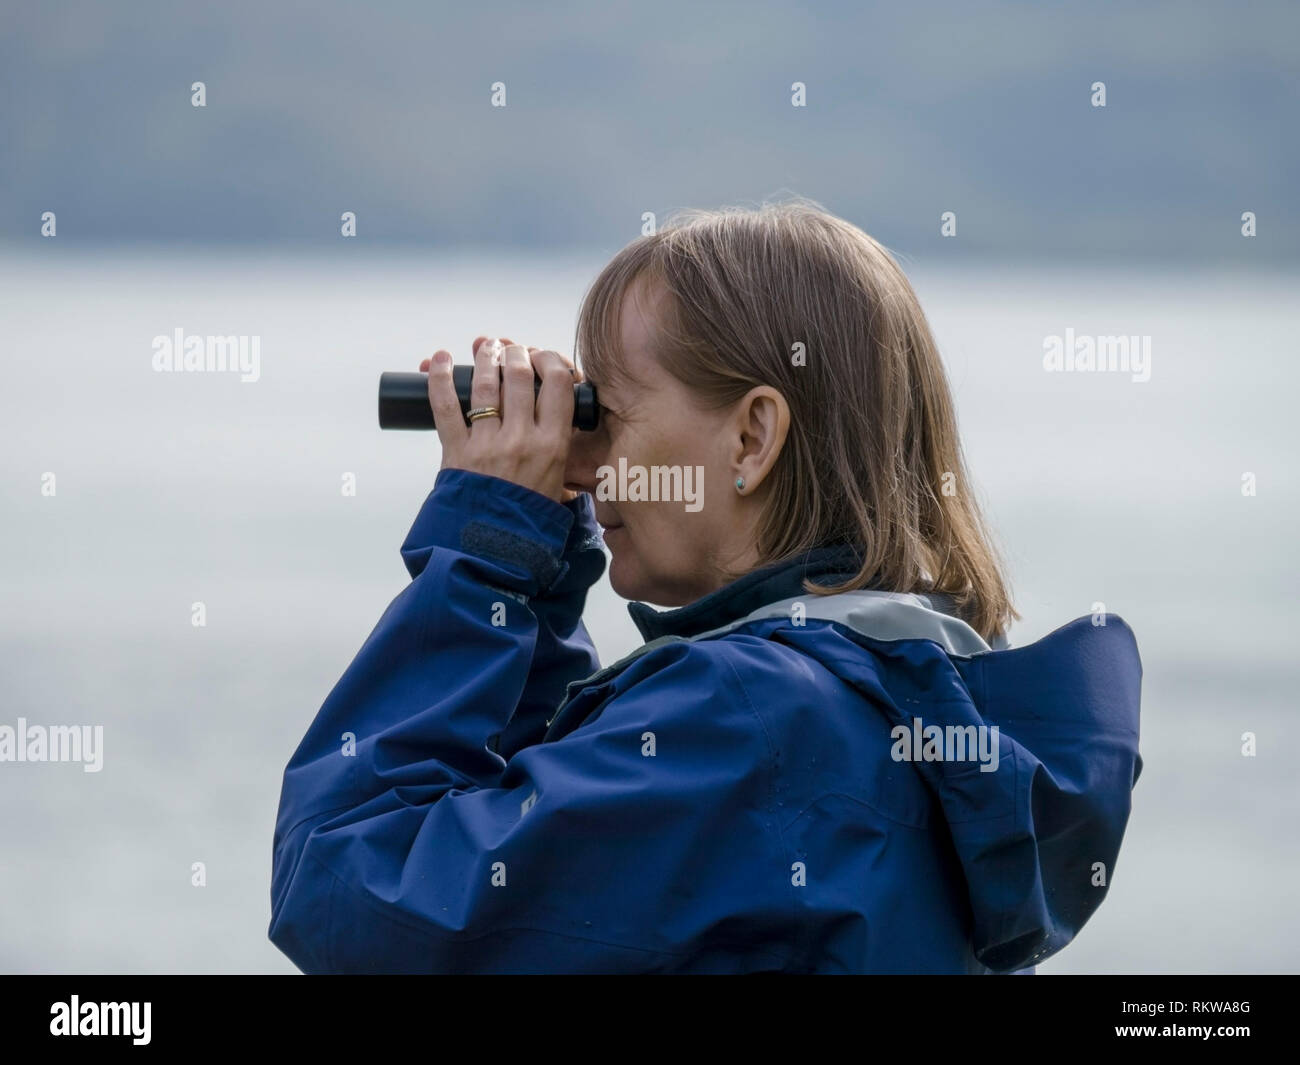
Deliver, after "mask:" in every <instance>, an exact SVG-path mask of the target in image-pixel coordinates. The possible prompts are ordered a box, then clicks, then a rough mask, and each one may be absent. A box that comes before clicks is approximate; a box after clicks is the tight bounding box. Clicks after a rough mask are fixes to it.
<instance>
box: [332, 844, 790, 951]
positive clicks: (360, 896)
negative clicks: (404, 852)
mask: <svg viewBox="0 0 1300 1065" xmlns="http://www.w3.org/2000/svg"><path fill="white" fill-rule="evenodd" d="M310 859H311V861H313V862H315V863H316V864H317V865H318V866H320V868H321V869H323V870H324V871H325V872H326V873H328V874H329V877H330V879H331V880H332V881H333V884H334V888H333V890H331V892H330V906H329V911H328V916H327V919H326V920H327V924H326V952H325V953H326V964H327V967H328V968H329V969H330V970H331V971H339V970H338V964H337V962H336V961H335V960H334V957H333V955H332V954H331V953H330V951H329V944H330V942H332V937H333V919H334V905H333V898H334V894H335V892H336V891H337V890H338V889H339V888H342V889H344V890H346V891H347V892H348V893H349V894H351V895H353V896H355V897H356V899H357V900H358V901H359V902H360V903H361V904H362V905H363V906H365V907H366V908H367V909H368V910H370V911H371V912H373V913H374V914H375V915H376V916H378V917H379V918H381V919H382V920H384V921H388V922H390V923H391V924H394V925H398V926H399V927H401V928H405V929H408V930H410V931H412V932H414V933H416V934H417V935H421V936H424V937H425V938H427V939H431V940H434V941H436V942H439V943H442V944H454V943H476V942H478V941H479V940H481V939H487V938H488V937H490V936H495V935H501V934H503V933H506V932H538V933H541V934H543V935H549V936H555V937H557V938H559V939H566V940H570V941H572V942H576V943H594V944H597V945H598V946H602V947H614V948H616V949H618V950H633V951H637V952H638V953H641V954H650V955H653V956H655V957H659V958H690V957H693V952H691V951H672V950H657V949H655V948H654V947H642V946H636V945H633V944H630V943H616V942H614V941H613V940H607V939H596V938H593V937H588V936H576V935H573V934H572V933H569V932H557V931H555V930H554V929H552V928H545V927H534V926H532V925H503V926H499V927H494V928H489V929H487V930H485V931H483V932H480V933H478V934H477V935H473V936H470V935H462V934H458V933H455V932H439V931H436V930H435V929H432V928H430V927H429V926H428V925H426V924H423V923H421V922H419V921H418V920H414V919H412V918H409V917H406V916H404V915H401V916H399V915H398V914H395V913H392V912H390V909H389V907H388V906H387V905H386V904H385V903H383V902H381V901H379V900H378V899H376V898H375V897H374V896H373V895H371V894H369V893H367V892H365V891H362V890H359V889H358V888H355V887H353V886H352V885H351V884H349V883H348V882H347V881H346V880H345V879H343V877H341V876H339V875H338V873H336V872H335V871H334V870H333V869H331V868H330V867H329V866H328V865H326V864H325V862H324V861H322V860H321V859H320V858H318V857H317V856H316V855H311V856H310ZM721 945H727V944H721ZM732 945H735V944H732ZM750 949H752V950H755V951H757V952H759V953H762V954H765V955H767V956H768V957H771V958H774V959H776V960H778V961H780V962H781V963H782V964H783V965H790V964H791V961H790V959H788V958H786V957H784V956H783V955H781V954H778V953H776V952H775V951H771V950H768V949H767V948H765V947H752V948H750Z"/></svg>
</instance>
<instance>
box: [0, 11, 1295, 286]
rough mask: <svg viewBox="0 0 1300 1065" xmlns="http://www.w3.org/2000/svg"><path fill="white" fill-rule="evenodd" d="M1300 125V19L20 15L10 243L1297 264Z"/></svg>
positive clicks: (10, 19) (1277, 14)
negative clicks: (761, 205) (759, 214)
mask: <svg viewBox="0 0 1300 1065" xmlns="http://www.w3.org/2000/svg"><path fill="white" fill-rule="evenodd" d="M1134 8H1137V10H1134ZM195 81H202V82H204V83H205V86H206V106H205V107H202V108H199V107H194V106H192V104H191V85H192V83H193V82H195ZM1096 81H1101V82H1104V83H1105V86H1106V106H1105V107H1094V106H1092V103H1091V96H1092V89H1091V86H1092V84H1093V83H1094V82H1096ZM494 82H503V83H504V84H505V87H506V97H505V102H506V106H504V107H494V106H492V99H491V96H492V85H493V83H494ZM795 82H803V83H804V84H805V86H806V106H804V107H795V106H792V103H791V98H792V88H791V87H792V85H793V83H795ZM1298 119H1300V5H1298V4H1295V3H1292V2H1286V3H1251V4H1245V5H1243V4H1231V3H1211V4H1200V3H1185V2H1173V3H1159V2H1154V3H1144V4H1141V5H1132V4H1121V3H1113V4H1112V3H1095V2H1089V3H1078V2H1069V3H1042V4H1028V3H1012V2H967V0H948V2H939V3H916V4H911V3H909V4H902V3H891V4H879V5H875V4H863V3H822V4H809V5H807V6H800V5H796V4H792V3H788V2H787V3H780V4H777V3H766V2H758V3H743V4H709V5H700V4H697V3H690V2H681V0H660V2H656V3H654V4H645V5H636V6H632V5H622V4H612V3H587V4H573V3H545V4H539V3H509V2H494V3H491V4H487V5H476V6H472V5H469V4H456V5H452V4H431V3H414V2H396V0H392V2H377V3H367V4H350V3H344V2H341V0H315V2H312V3H271V2H267V0H226V2H223V3H221V4H210V5H202V6H201V7H200V6H196V5H183V6H182V5H177V4H174V3H154V2H152V0H133V2H131V3H115V4H109V3H103V2H101V0H87V2H69V3H65V2H57V0H55V2H42V3H35V2H30V0H29V2H26V3H17V2H13V0H0V240H3V241H4V242H6V243H11V242H24V243H26V242H39V241H40V240H41V237H40V225H41V215H42V213H43V212H45V211H54V212H55V214H56V216H57V226H58V229H57V234H58V240H59V242H60V246H67V245H77V244H83V243H84V244H89V243H102V242H110V243H117V242H150V243H152V242H200V243H203V242H218V241H220V242H239V243H276V244H291V243H303V242H315V241H334V240H340V239H342V238H341V237H340V235H339V227H340V215H341V214H342V213H343V212H344V211H354V212H356V215H357V233H358V236H357V240H358V242H366V243H370V244H375V243H382V242H412V243H416V244H428V245H434V246H449V245H458V244H487V245H533V246H538V247H559V246H574V247H595V248H611V249H612V248H615V247H619V246H621V245H622V244H624V243H626V241H627V240H629V239H631V237H633V236H635V235H637V233H638V232H639V231H640V227H641V216H642V213H643V212H645V211H653V212H655V213H656V215H657V216H658V218H659V219H660V220H661V221H662V220H663V219H664V218H665V217H666V216H667V215H668V214H669V213H670V212H671V210H672V209H673V208H675V207H682V206H719V205H722V204H725V203H752V202H755V201H758V200H761V199H763V198H765V197H770V196H773V195H776V194H779V193H780V192H781V191H782V190H788V191H793V192H797V193H800V194H803V195H806V196H810V197H812V198H814V199H816V200H818V201H820V202H821V203H823V204H824V205H826V206H827V207H828V208H830V209H831V210H832V211H834V212H835V213H837V214H841V215H843V216H844V217H847V218H849V219H850V220H852V221H854V222H855V223H857V224H859V225H861V226H862V227H863V228H865V229H867V230H868V231H869V232H871V233H872V234H873V235H875V236H877V237H879V238H880V239H881V240H883V241H884V242H885V243H886V244H888V245H890V246H891V247H893V248H895V249H896V250H900V251H902V252H904V253H928V254H930V255H932V256H933V255H943V256H953V257H958V256H963V255H971V254H977V255H999V256H1001V255H1007V256H1033V257H1066V256H1075V257H1087V258H1089V259H1092V258H1095V257H1101V258H1103V259H1105V258H1110V259H1115V258H1122V259H1124V260H1125V261H1131V260H1132V259H1141V258H1172V259H1177V260H1179V261H1184V262H1185V261H1203V260H1204V261H1209V262H1215V261H1222V260H1234V261H1243V262H1247V261H1250V260H1254V259H1268V260H1275V261H1276V260H1284V259H1290V260H1295V259H1297V258H1300V222H1298V221H1297V217H1296V202H1295V201H1296V195H1297V193H1298V192H1300V145H1298V144H1297V137H1296V131H1297V127H1298V126H1300V121H1298ZM944 211H954V212H956V215H957V236H956V237H955V238H948V239H945V238H941V237H940V235H939V229H940V216H941V214H942V212H944ZM1243 211H1254V212H1255V213H1256V216H1257V226H1258V235H1257V236H1256V237H1255V238H1253V239H1245V238H1243V237H1242V235H1241V215H1242V212H1243Z"/></svg>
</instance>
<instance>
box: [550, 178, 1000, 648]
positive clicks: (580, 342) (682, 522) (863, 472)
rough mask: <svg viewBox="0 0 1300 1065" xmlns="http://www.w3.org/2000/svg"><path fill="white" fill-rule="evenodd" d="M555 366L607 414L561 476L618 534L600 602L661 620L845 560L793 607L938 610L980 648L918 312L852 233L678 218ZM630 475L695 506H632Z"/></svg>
mask: <svg viewBox="0 0 1300 1065" xmlns="http://www.w3.org/2000/svg"><path fill="white" fill-rule="evenodd" d="M576 352H577V355H578V359H579V361H580V363H581V365H582V368H583V372H584V373H585V374H586V376H587V378H588V379H589V380H591V381H592V382H593V383H594V384H595V385H596V389H597V395H598V397H599V399H600V401H601V403H602V405H603V406H605V407H606V408H607V409H606V410H603V411H602V412H601V415H602V417H601V425H600V427H599V428H598V430H597V431H596V432H594V433H575V434H574V446H573V450H572V453H571V456H570V462H569V469H568V471H567V473H566V479H567V480H568V481H569V483H570V485H571V486H572V487H575V488H579V489H581V490H583V491H589V492H592V493H593V494H594V495H595V496H596V514H597V517H598V518H599V519H600V520H601V522H602V523H603V524H605V525H607V526H620V527H619V528H617V529H616V530H613V531H610V532H607V537H606V542H607V544H608V546H609V548H610V552H611V555H612V558H611V563H610V579H611V582H612V584H613V586H614V588H615V590H616V591H617V592H618V593H619V594H620V595H624V596H626V597H628V598H638V599H646V600H649V601H651V602H656V603H659V604H661V605H666V606H674V605H681V604H683V603H686V602H690V601H691V600H692V599H695V598H698V597H699V596H700V595H703V594H707V593H708V592H709V591H713V590H714V589H716V588H718V587H721V586H722V585H723V584H725V583H727V582H728V581H730V580H733V579H735V578H736V577H738V576H740V575H742V574H743V573H746V572H748V571H749V570H751V569H754V568H756V567H757V566H760V565H765V564H768V563H772V562H777V561H781V560H784V559H787V558H791V557H793V556H797V555H799V554H801V553H803V552H804V551H807V550H808V549H810V548H812V547H816V546H821V545H827V544H843V543H850V544H855V545H857V546H858V548H859V550H860V551H861V552H862V567H861V570H860V572H859V573H858V574H857V576H856V577H855V578H854V579H853V580H850V581H848V582H845V583H844V584H841V585H834V586H824V587H818V586H810V587H809V588H808V591H809V592H813V593H815V592H833V591H843V590H847V589H848V588H854V587H864V586H867V585H871V586H873V587H878V588H884V589H888V590H891V591H904V592H910V591H939V592H945V593H948V594H950V595H952V596H953V597H954V598H955V599H956V600H957V602H958V604H959V606H960V607H961V609H962V611H963V614H964V616H965V617H967V619H968V620H969V621H970V622H971V624H972V625H973V626H974V627H975V628H976V629H977V630H978V631H979V632H981V633H982V634H984V635H986V636H991V635H992V634H993V633H995V632H999V631H1001V630H1002V629H1003V628H1004V627H1005V625H1006V623H1007V622H1008V621H1009V619H1010V618H1012V617H1014V616H1015V614H1014V612H1013V611H1012V608H1011V604H1010V601H1009V597H1008V593H1007V589H1006V585H1005V581H1004V579H1003V576H1002V573H1001V570H1000V567H999V565H998V562H997V557H996V554H995V552H994V550H993V548H992V546H991V544H990V542H989V539H988V536H987V533H986V531H985V529H984V525H983V522H982V520H981V517H980V513H979V508H978V506H977V504H976V501H975V498H974V495H973V488H972V485H971V484H970V482H969V480H968V478H967V476H966V473H965V468H964V462H963V459H962V455H961V447H960V443H959V440H958V437H957V429H956V418H955V414H954V410H953V403H952V397H951V395H950V393H949V390H948V383H947V378H946V375H945V373H944V370H943V365H942V363H941V361H940V359H939V355H938V351H937V348H936V346H935V343H934V340H933V338H932V337H931V335H930V330H929V326H928V324H927V323H926V320H925V316H924V314H923V312H922V311H921V307H920V304H919V303H918V302H917V299H916V296H915V294H914V293H913V291H912V288H911V285H910V284H909V283H908V281H907V279H906V278H905V277H904V275H903V273H902V271H901V270H900V269H899V268H898V266H897V264H896V263H895V262H894V260H893V259H892V258H891V257H890V255H889V253H888V252H887V251H886V250H885V249H884V248H883V247H881V245H879V244H878V243H877V242H876V241H875V240H873V239H872V238H871V237H869V236H867V234H865V233H863V232H862V231H861V230H859V229H857V228H856V227H855V226H852V225H850V224H849V223H847V222H845V221H843V220H841V219H838V218H835V217H834V216H832V215H829V214H827V213H826V212H825V211H823V210H822V209H821V208H819V207H818V206H816V205H815V204H810V203H807V202H806V201H797V202H794V203H786V204H779V205H765V206H763V207H761V208H759V209H756V210H741V209H735V208H728V209H724V210H721V211H687V212H683V213H681V214H679V215H677V216H676V217H675V218H674V219H673V220H671V221H670V222H669V223H668V224H667V225H666V226H664V227H663V228H661V229H660V230H659V231H658V232H657V233H655V234H653V235H651V236H646V237H642V238H640V239H639V240H637V241H634V242H633V243H632V244H630V245H628V246H627V247H626V248H624V249H623V250H622V251H621V252H619V253H618V255H616V256H615V257H614V259H613V260H612V261H611V262H610V263H609V264H608V265H607V266H606V267H605V269H604V270H603V271H602V272H601V274H600V276H599V277H597V279H596V281H595V282H594V283H593V285H592V287H591V289H590V290H589V292H588V293H587V298H586V299H585V301H584V303H583V306H582V310H581V313H580V315H579V321H578V336H577V343H576ZM620 459H623V460H624V462H625V465H626V468H627V470H628V471H630V473H629V476H627V477H618V478H615V477H612V476H611V473H610V471H615V472H617V471H619V469H620V467H619V460H620ZM602 467H605V471H604V472H603V473H602V472H601V468H602ZM654 467H658V468H659V472H658V473H650V472H649V471H651V470H652V469H653V468H654ZM637 468H641V469H644V470H645V471H647V476H646V478H645V480H643V482H642V485H641V487H642V489H646V488H649V487H651V486H653V487H655V488H659V487H661V486H664V485H667V484H668V477H667V476H666V475H665V474H664V473H663V472H662V471H663V470H664V469H665V468H666V469H667V470H669V471H672V470H674V469H676V470H678V471H679V475H680V476H681V477H682V481H681V483H680V484H679V486H678V487H679V488H681V487H685V483H686V481H685V477H686V475H688V474H689V475H691V476H694V475H695V474H697V473H699V472H701V471H702V475H703V494H702V498H701V499H700V500H699V502H700V503H701V504H702V505H700V506H699V507H698V509H694V510H691V509H688V506H689V503H688V504H687V505H684V504H683V501H682V496H683V495H684V493H683V492H680V491H679V492H678V494H677V495H676V496H675V497H674V499H673V500H670V501H663V500H662V499H659V500H658V501H651V500H650V499H649V498H648V496H647V497H646V498H638V496H637V485H636V484H635V483H634V480H635V477H634V475H635V473H636V470H637ZM668 476H670V475H668ZM738 478H743V481H744V487H743V489H737V487H736V485H737V479H738ZM647 481H648V482H650V483H649V484H647V483H646V482H647ZM656 494H657V495H663V494H664V493H663V492H658V493H656Z"/></svg>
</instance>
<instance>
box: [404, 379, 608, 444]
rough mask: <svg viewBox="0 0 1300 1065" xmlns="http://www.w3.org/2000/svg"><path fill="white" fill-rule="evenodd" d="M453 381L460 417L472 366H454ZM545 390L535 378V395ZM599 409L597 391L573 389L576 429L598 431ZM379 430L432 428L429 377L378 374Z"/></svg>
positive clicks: (588, 387) (583, 387)
mask: <svg viewBox="0 0 1300 1065" xmlns="http://www.w3.org/2000/svg"><path fill="white" fill-rule="evenodd" d="M451 379H452V382H453V383H454V384H455V386H456V398H457V399H459V400H460V412H461V414H468V413H469V409H470V399H469V396H470V385H471V382H472V381H473V379H474V367H473V366H453V367H452V368H451ZM541 387H542V381H541V378H537V377H535V378H534V379H533V395H534V396H536V395H537V393H538V391H539V390H540V389H541ZM599 411H600V408H599V407H598V406H597V405H596V389H595V386H594V385H590V384H588V383H587V382H586V381H580V382H579V383H578V384H576V385H574V386H573V425H574V427H575V428H577V429H584V430H591V429H595V428H596V423H597V422H598V420H599V417H598V415H599ZM379 428H381V429H433V428H434V424H433V409H432V408H431V407H430V406H429V375H428V374H422V373H383V374H380V375H379Z"/></svg>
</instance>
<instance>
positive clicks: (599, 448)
mask: <svg viewBox="0 0 1300 1065" xmlns="http://www.w3.org/2000/svg"><path fill="white" fill-rule="evenodd" d="M600 435H601V432H600V430H599V429H596V430H594V431H583V430H581V429H574V430H573V436H572V438H571V439H570V442H569V458H568V461H567V462H566V463H565V466H564V487H565V488H567V489H569V490H570V491H573V492H592V493H594V492H595V491H596V471H597V469H598V468H599V467H600V465H601V462H602V461H603V458H604V451H605V447H604V443H603V442H602V441H601V440H599V439H598V437H599V436H600Z"/></svg>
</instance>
